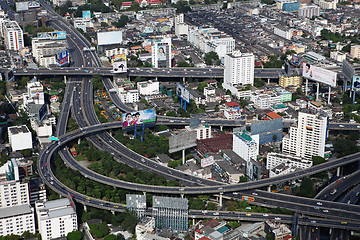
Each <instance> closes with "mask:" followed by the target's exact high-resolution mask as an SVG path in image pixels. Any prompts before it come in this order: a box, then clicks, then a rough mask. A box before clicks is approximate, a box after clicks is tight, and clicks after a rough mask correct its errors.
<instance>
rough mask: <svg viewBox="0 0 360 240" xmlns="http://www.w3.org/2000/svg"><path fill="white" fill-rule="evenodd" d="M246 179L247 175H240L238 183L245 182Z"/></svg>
mask: <svg viewBox="0 0 360 240" xmlns="http://www.w3.org/2000/svg"><path fill="white" fill-rule="evenodd" d="M247 181H248V179H247V177H245V176H241V177H240V178H239V183H242V182H247Z"/></svg>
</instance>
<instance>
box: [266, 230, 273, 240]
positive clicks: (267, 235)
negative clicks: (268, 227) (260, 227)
mask: <svg viewBox="0 0 360 240" xmlns="http://www.w3.org/2000/svg"><path fill="white" fill-rule="evenodd" d="M265 238H266V240H274V239H275V236H274V234H273V233H271V232H269V233H267V234H266V236H265Z"/></svg>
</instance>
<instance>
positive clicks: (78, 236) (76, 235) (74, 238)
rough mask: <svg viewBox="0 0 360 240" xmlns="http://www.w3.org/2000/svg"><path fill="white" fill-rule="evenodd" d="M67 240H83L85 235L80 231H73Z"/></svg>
mask: <svg viewBox="0 0 360 240" xmlns="http://www.w3.org/2000/svg"><path fill="white" fill-rule="evenodd" d="M66 238H67V239H68V240H82V239H83V235H82V233H81V232H80V231H72V232H69V233H68V234H67V236H66Z"/></svg>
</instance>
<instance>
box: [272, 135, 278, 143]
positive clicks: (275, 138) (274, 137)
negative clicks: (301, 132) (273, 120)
mask: <svg viewBox="0 0 360 240" xmlns="http://www.w3.org/2000/svg"><path fill="white" fill-rule="evenodd" d="M277 139H278V137H277V135H276V134H274V135H273V141H274V142H276V140H277Z"/></svg>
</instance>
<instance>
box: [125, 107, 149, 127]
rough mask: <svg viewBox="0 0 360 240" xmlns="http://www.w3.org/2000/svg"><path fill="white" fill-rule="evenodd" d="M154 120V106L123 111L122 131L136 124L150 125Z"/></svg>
mask: <svg viewBox="0 0 360 240" xmlns="http://www.w3.org/2000/svg"><path fill="white" fill-rule="evenodd" d="M155 122H156V114H155V108H151V109H146V110H142V111H137V112H130V113H124V114H123V115H122V126H123V131H131V130H132V129H134V126H136V125H142V124H144V125H145V126H146V127H152V126H154V125H155Z"/></svg>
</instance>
